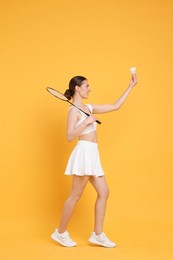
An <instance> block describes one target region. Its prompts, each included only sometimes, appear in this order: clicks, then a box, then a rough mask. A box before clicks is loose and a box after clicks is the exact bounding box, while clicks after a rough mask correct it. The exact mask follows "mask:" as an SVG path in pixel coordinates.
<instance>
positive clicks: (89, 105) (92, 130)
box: [69, 104, 97, 135]
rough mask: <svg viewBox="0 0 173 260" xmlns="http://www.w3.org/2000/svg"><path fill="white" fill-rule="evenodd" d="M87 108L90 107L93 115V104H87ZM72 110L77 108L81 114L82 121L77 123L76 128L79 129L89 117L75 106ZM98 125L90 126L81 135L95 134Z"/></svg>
mask: <svg viewBox="0 0 173 260" xmlns="http://www.w3.org/2000/svg"><path fill="white" fill-rule="evenodd" d="M86 106H87V107H88V109H89V111H90V113H92V111H93V107H92V105H91V104H86ZM72 108H76V109H77V110H78V112H79V113H80V114H81V116H82V117H81V119H80V120H79V121H77V123H76V126H75V127H78V126H80V125H81V124H82V122H83V121H84V120H85V119H86V118H87V115H85V114H84V113H83V112H82V111H80V110H79V109H78V108H77V107H74V106H70V108H69V109H72ZM96 125H97V123H96V122H94V123H92V124H89V125H87V126H86V127H85V129H84V130H83V131H82V132H81V133H80V135H85V134H89V133H91V132H94V131H96Z"/></svg>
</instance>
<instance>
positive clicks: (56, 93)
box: [46, 87, 101, 124]
mask: <svg viewBox="0 0 173 260" xmlns="http://www.w3.org/2000/svg"><path fill="white" fill-rule="evenodd" d="M46 89H47V91H48V92H49V93H51V94H52V95H53V96H54V97H56V98H59V99H60V100H62V101H66V102H68V103H69V104H71V105H72V106H74V107H76V108H77V109H79V110H80V111H82V112H83V113H84V114H85V115H86V116H90V114H88V113H86V112H85V111H83V110H82V109H80V108H79V107H77V106H75V105H74V104H73V103H72V102H70V101H69V100H68V99H67V98H66V97H65V96H64V95H63V94H62V93H60V92H59V91H57V90H55V89H53V88H50V87H47V88H46ZM96 122H97V123H98V124H101V122H100V121H99V120H96Z"/></svg>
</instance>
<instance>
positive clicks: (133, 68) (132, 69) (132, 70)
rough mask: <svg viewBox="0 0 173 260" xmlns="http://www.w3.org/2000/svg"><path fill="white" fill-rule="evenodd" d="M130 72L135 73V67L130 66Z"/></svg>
mask: <svg viewBox="0 0 173 260" xmlns="http://www.w3.org/2000/svg"><path fill="white" fill-rule="evenodd" d="M130 72H131V74H132V75H133V74H135V73H136V67H132V68H130Z"/></svg>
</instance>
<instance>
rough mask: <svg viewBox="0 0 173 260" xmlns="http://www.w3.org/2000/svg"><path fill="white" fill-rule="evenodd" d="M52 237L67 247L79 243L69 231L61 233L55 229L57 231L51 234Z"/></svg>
mask: <svg viewBox="0 0 173 260" xmlns="http://www.w3.org/2000/svg"><path fill="white" fill-rule="evenodd" d="M51 238H52V239H53V240H55V241H56V242H58V243H60V244H61V245H63V246H66V247H73V246H76V245H77V243H76V242H74V241H73V240H72V239H71V237H70V235H69V233H68V232H67V231H65V232H64V233H62V234H60V233H59V232H58V229H55V232H54V233H53V234H52V235H51Z"/></svg>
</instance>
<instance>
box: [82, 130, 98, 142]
mask: <svg viewBox="0 0 173 260" xmlns="http://www.w3.org/2000/svg"><path fill="white" fill-rule="evenodd" d="M79 140H83V141H88V142H93V143H97V134H96V131H93V132H91V133H88V134H84V135H81V136H79Z"/></svg>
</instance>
